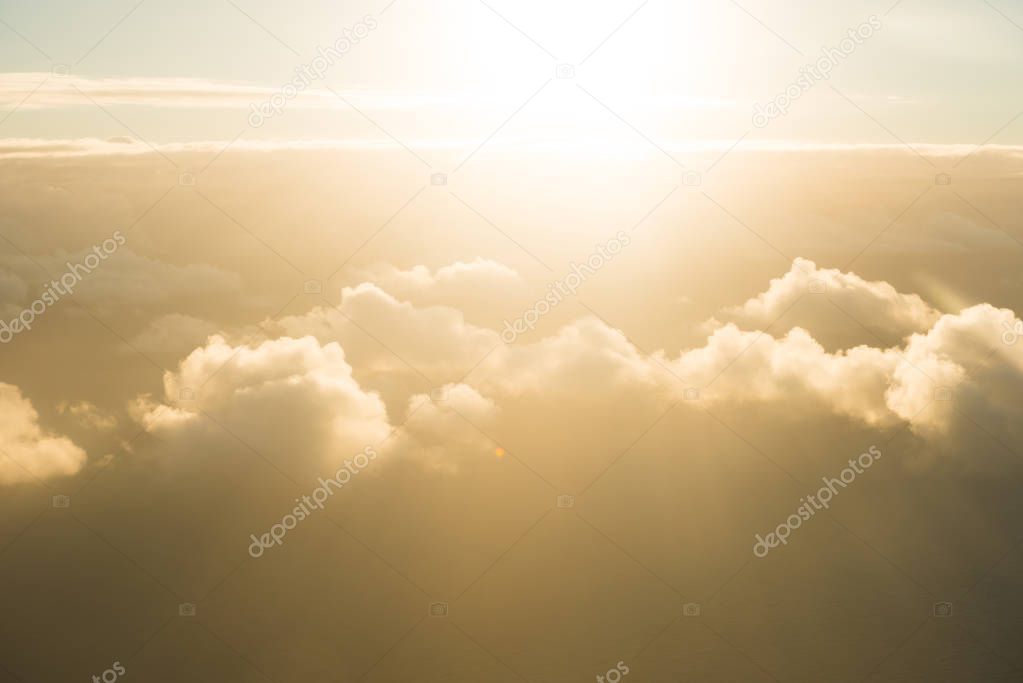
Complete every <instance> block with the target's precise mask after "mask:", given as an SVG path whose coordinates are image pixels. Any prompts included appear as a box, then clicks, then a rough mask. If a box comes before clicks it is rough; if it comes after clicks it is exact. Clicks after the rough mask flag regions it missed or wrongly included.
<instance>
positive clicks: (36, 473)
mask: <svg viewBox="0 0 1023 683" xmlns="http://www.w3.org/2000/svg"><path fill="white" fill-rule="evenodd" d="M0 456H3V457H0V484H18V483H22V482H28V481H34V480H36V479H49V478H51V477H61V476H70V475H73V474H75V473H77V472H78V471H79V470H80V469H81V468H82V466H83V465H84V464H85V459H86V454H85V451H83V450H82V449H81V448H79V447H78V446H76V445H75V444H74V443H73V442H72V441H71V440H70V439H68V438H66V437H63V436H55V435H51V434H47V433H46V432H44V431H43V429H42V428H41V427H40V426H39V414H38V413H37V412H36V411H35V408H33V407H32V402H31V401H29V400H28V399H26V398H25V397H23V396H22V395H21V390H19V389H18V387H16V386H14V385H12V384H6V383H0Z"/></svg>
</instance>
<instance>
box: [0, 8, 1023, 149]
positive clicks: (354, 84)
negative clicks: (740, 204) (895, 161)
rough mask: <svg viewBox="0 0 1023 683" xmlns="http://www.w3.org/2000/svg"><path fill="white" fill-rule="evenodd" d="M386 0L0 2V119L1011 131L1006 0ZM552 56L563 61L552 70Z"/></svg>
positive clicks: (327, 129)
mask: <svg viewBox="0 0 1023 683" xmlns="http://www.w3.org/2000/svg"><path fill="white" fill-rule="evenodd" d="M389 2H390V0H361V1H359V2H353V1H345V2H326V1H325V0H296V1H295V2H289V3H275V2H269V1H268V0H182V1H181V2H173V3H170V2H167V1H166V0H143V1H142V2H139V1H138V0H105V1H103V2H94V3H79V2H71V1H68V0H62V1H57V2H46V3H14V2H10V1H5V2H0V35H2V36H3V38H2V40H0V120H2V123H0V137H4V138H24V137H31V138H80V137H100V138H106V137H114V136H124V135H132V136H134V137H142V138H144V139H147V140H151V141H153V142H170V141H177V142H183V141H194V140H211V139H232V138H234V137H235V136H236V135H238V134H239V132H241V131H244V132H245V135H246V138H247V139H259V138H277V139H280V138H285V139H316V138H339V139H357V140H378V139H386V137H387V135H386V134H385V133H384V132H383V131H386V132H387V133H388V134H390V135H393V136H394V137H395V138H397V139H399V140H401V141H402V142H403V143H407V144H409V145H411V146H430V145H442V144H459V145H469V144H478V141H479V140H481V139H482V138H485V137H486V136H487V135H489V134H491V133H493V132H494V131H495V129H497V128H498V127H500V126H501V125H502V124H503V122H505V121H508V120H510V117H511V116H512V114H513V113H514V114H515V116H514V118H515V119H516V121H517V122H518V126H517V127H516V126H509V127H508V129H507V130H505V131H503V134H502V136H499V137H504V138H505V140H506V141H508V140H512V139H515V140H527V139H528V140H533V141H538V140H539V141H542V140H557V141H559V142H562V143H563V142H565V141H566V139H568V137H570V136H567V135H566V131H571V132H572V133H573V134H575V135H578V136H579V138H580V140H584V141H587V142H590V141H592V140H594V139H602V138H603V137H604V136H605V135H606V131H607V129H608V128H609V127H614V128H616V129H621V127H622V126H623V125H624V126H628V127H629V128H633V129H634V132H635V133H637V134H641V135H643V136H649V137H650V138H651V139H653V140H655V141H657V142H658V143H659V144H662V145H664V146H666V147H672V146H673V145H676V144H684V143H688V142H693V141H708V140H716V141H721V142H722V143H724V142H728V141H734V140H737V139H739V138H740V137H741V136H743V135H744V134H745V135H746V136H747V137H746V139H747V140H749V141H756V140H798V141H805V142H821V141H827V142H871V143H893V142H899V141H900V140H905V141H910V142H930V143H980V142H984V141H987V140H989V138H990V142H991V143H1002V144H1013V143H1019V142H1021V141H1023V122H1021V121H1019V120H1015V119H1014V117H1015V116H1017V115H1018V114H1019V113H1020V111H1021V110H1023V94H1021V93H1019V92H1011V91H1007V90H1006V89H1005V88H1004V82H1005V78H1006V74H1007V73H1020V72H1021V71H1023V40H1021V38H1023V2H1020V1H1019V0H1011V1H1010V0H989V1H985V0H928V1H927V2H924V1H923V0H901V1H900V2H896V3H894V4H893V0H883V1H881V0H875V1H870V0H851V1H849V2H843V3H841V4H840V5H836V4H832V3H828V4H820V5H817V6H812V7H810V8H808V7H807V6H805V4H802V3H801V4H800V5H801V6H796V5H795V4H794V3H785V2H782V1H780V0H742V2H730V1H722V2H716V3H707V2H690V1H683V2H678V1H669V0H647V1H645V2H644V1H643V0H637V1H636V2H616V3H592V2H583V1H582V0H562V1H560V2H550V1H548V0H544V1H542V2H541V1H540V0H526V1H523V0H487V2H482V1H481V0H436V1H433V2H428V3H427V2H417V1H416V0H394V2H390V4H388V3H389ZM367 16H371V19H370V20H369V23H372V24H373V27H372V28H371V29H370V30H369V31H368V33H365V37H364V38H363V39H361V40H360V41H359V42H358V44H354V45H352V46H351V49H350V50H349V51H348V52H347V53H346V54H345V55H344V56H343V58H341V59H340V60H338V61H337V62H336V63H335V64H332V65H330V66H329V68H327V69H326V70H324V71H323V72H322V78H315V79H312V80H310V81H309V85H308V87H307V88H305V92H304V93H301V94H300V95H299V96H297V97H294V98H289V99H288V102H287V105H286V107H284V108H283V110H282V111H281V112H280V113H278V114H275V115H274V116H272V117H269V119H272V120H266V121H264V123H263V125H261V126H259V127H258V128H254V127H252V126H250V125H249V113H250V112H251V109H250V106H251V105H253V104H257V105H258V103H261V102H265V101H267V100H268V99H269V98H270V97H271V96H272V95H273V94H274V93H279V92H280V91H281V88H282V87H283V86H284V85H285V84H286V83H288V82H289V81H290V80H291V79H293V78H295V74H296V69H302V68H304V67H309V66H313V65H314V62H313V60H314V58H315V57H316V55H317V48H318V47H320V46H328V45H331V44H333V43H334V42H335V40H337V39H338V38H339V37H341V36H343V35H344V34H345V30H346V29H347V30H356V28H358V30H359V31H362V28H361V27H359V26H358V25H359V24H360V22H362V21H364V17H367ZM872 16H874V17H876V19H874V20H871V19H870V17H872ZM872 23H873V27H871V24H872ZM864 27H866V28H864ZM858 29H863V30H864V31H865V32H866V33H867V34H869V37H867V38H865V39H862V40H859V41H857V42H856V43H855V47H854V48H853V49H852V50H851V51H848V52H847V53H842V54H840V55H839V56H838V57H837V58H833V59H832V65H831V76H830V78H828V79H826V80H822V79H820V78H812V79H810V81H809V85H808V86H807V85H806V84H805V83H804V85H803V86H799V89H800V92H799V95H798V97H796V98H794V99H795V101H793V102H792V103H791V105H790V106H789V107H787V113H786V114H785V115H783V116H777V117H772V120H771V121H770V122H769V123H768V125H765V126H763V127H761V128H758V127H756V126H754V125H751V121H752V115H753V112H754V107H755V106H756V105H757V104H758V103H759V104H761V105H764V104H766V103H768V102H769V101H771V100H772V99H773V98H775V97H776V96H778V95H780V94H782V93H784V92H785V91H786V89H790V90H791V88H790V86H794V84H797V83H798V81H799V79H800V77H801V75H800V74H801V69H802V68H803V67H805V66H806V65H810V64H814V63H816V62H818V60H820V59H821V58H822V55H823V54H824V53H823V52H822V48H832V50H831V54H833V55H834V54H838V53H836V50H840V49H841V45H842V41H843V39H844V38H846V37H847V35H848V33H849V31H850V30H853V31H856V30H858ZM847 45H853V43H851V42H849V41H847ZM559 64H568V65H573V66H574V69H575V75H574V77H573V78H554V77H555V75H556V68H557V66H558V65H559ZM65 70H66V71H67V72H68V75H66V76H65V75H62V74H63V73H64V71H65ZM55 73H56V74H57V75H54V74H55ZM129 79H130V80H129ZM174 79H188V80H187V81H180V80H174ZM552 79H553V80H552ZM804 79H805V76H804ZM330 89H332V90H333V91H335V92H331V90H330ZM792 92H795V91H794V90H792ZM339 95H340V97H342V98H344V100H346V102H343V101H342V100H341V99H339ZM349 105H354V106H356V107H358V109H359V110H360V111H361V112H362V113H361V114H360V113H357V112H355V111H353V110H352V108H351V106H349ZM100 106H102V107H103V109H105V110H106V111H104V110H103V109H101V108H100ZM617 132H620V131H616V134H617ZM992 136H993V137H992Z"/></svg>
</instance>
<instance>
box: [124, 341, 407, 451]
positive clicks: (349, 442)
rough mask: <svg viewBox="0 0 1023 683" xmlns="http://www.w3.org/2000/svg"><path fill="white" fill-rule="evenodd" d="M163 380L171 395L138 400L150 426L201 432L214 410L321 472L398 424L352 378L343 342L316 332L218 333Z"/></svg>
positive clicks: (247, 435)
mask: <svg viewBox="0 0 1023 683" xmlns="http://www.w3.org/2000/svg"><path fill="white" fill-rule="evenodd" d="M163 384H164V402H162V403H156V402H153V401H152V400H149V399H146V398H144V399H142V400H140V402H139V403H138V405H137V406H136V410H135V413H136V416H137V418H138V419H139V421H140V422H141V423H142V424H143V425H144V426H145V427H146V429H147V430H149V431H150V432H152V433H154V434H156V435H157V436H166V437H173V436H176V435H180V434H181V433H182V432H186V433H188V434H187V435H194V434H196V433H201V432H203V431H205V430H206V429H207V428H208V427H209V425H208V424H207V422H206V419H205V418H204V417H203V415H204V414H205V415H209V416H211V417H212V418H213V419H215V420H217V421H218V422H220V423H221V424H224V425H226V426H227V427H228V428H229V429H231V430H232V431H233V432H235V433H237V434H239V435H240V436H241V437H242V438H243V439H246V440H247V441H249V443H252V444H259V445H260V446H259V447H260V448H265V449H266V450H268V451H271V452H273V453H274V454H275V456H277V457H281V458H284V459H286V460H287V461H288V462H290V463H294V464H295V465H296V467H297V468H298V469H300V470H302V469H312V470H314V471H321V470H322V469H323V468H324V467H328V466H330V465H331V464H334V463H336V462H340V461H343V459H344V457H346V456H349V455H351V454H352V453H356V452H358V451H360V450H362V449H363V448H365V447H366V446H368V445H373V444H377V443H380V442H381V441H383V440H384V439H385V438H386V437H387V435H388V433H389V432H390V429H391V428H390V425H389V423H388V419H387V414H386V411H385V409H384V404H383V402H382V401H381V400H380V398H379V397H378V396H377V395H376V394H374V393H370V392H366V391H364V390H363V389H362V387H360V386H359V384H358V383H357V382H356V381H355V379H353V377H352V368H351V366H350V365H348V363H347V361H346V360H345V354H344V351H342V350H341V347H340V346H339V345H338V344H336V343H328V344H324V345H321V344H320V343H319V342H318V341H317V340H316V339H314V338H313V337H304V338H301V339H294V338H290V337H282V338H280V339H276V340H272V341H266V342H263V343H261V344H258V345H255V346H247V345H241V346H232V345H231V344H229V343H228V342H227V341H226V340H225V339H224V338H223V337H220V336H215V337H213V338H211V339H210V340H209V342H208V343H207V344H206V345H205V346H203V347H200V348H198V349H196V350H195V351H193V352H192V353H191V354H189V355H188V357H187V358H185V359H184V360H183V361H181V363H180V365H179V367H178V369H177V371H176V372H169V373H167V374H166V375H165V376H164V382H163Z"/></svg>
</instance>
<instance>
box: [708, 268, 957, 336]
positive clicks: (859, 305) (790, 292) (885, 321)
mask: <svg viewBox="0 0 1023 683" xmlns="http://www.w3.org/2000/svg"><path fill="white" fill-rule="evenodd" d="M822 290H823V291H822ZM808 293H820V294H825V293H826V295H827V296H828V298H829V299H830V300H831V301H832V302H833V303H834V304H835V305H836V306H838V307H839V308H841V309H842V310H843V311H845V312H846V313H847V314H848V315H849V316H851V317H852V318H854V319H855V320H858V321H861V322H862V323H863V324H865V325H867V326H870V327H876V328H879V329H881V330H883V331H886V332H888V333H890V334H891V335H892V336H893V337H895V338H898V339H901V338H903V337H905V336H906V335H908V334H911V333H913V332H922V331H924V330H927V329H929V328H930V327H931V325H933V324H934V323H935V321H937V319H938V318H939V317H940V316H941V312H940V311H938V310H937V309H935V308H933V307H932V306H930V305H929V304H928V303H927V302H925V301H924V300H923V299H921V298H920V297H919V296H917V295H916V294H902V293H900V292H898V291H897V290H896V289H895V288H894V287H893V286H891V285H890V284H888V283H887V282H870V281H867V280H864V279H863V278H861V277H860V276H859V275H856V274H855V273H843V272H842V271H840V270H838V269H836V268H818V267H817V264H816V263H814V262H813V261H810V260H807V259H804V258H797V259H795V260H794V261H793V264H792V268H791V269H790V270H789V272H787V273H785V275H783V276H782V277H780V278H775V279H773V280H771V284H770V286H769V287H768V288H767V290H765V291H764V292H761V293H760V294H758V295H757V296H755V297H753V298H752V299H749V300H748V301H747V302H746V303H744V304H743V305H741V306H737V307H735V308H731V309H728V310H726V311H725V312H724V313H725V315H726V316H734V317H736V318H737V319H738V320H739V321H742V322H747V323H750V324H754V325H762V326H763V325H769V324H771V323H773V322H774V321H775V320H777V319H778V317H779V316H781V315H782V314H784V313H785V312H786V311H787V310H788V309H789V308H790V307H791V306H792V305H793V304H795V303H796V301H797V300H798V299H799V298H800V297H802V296H804V295H806V294H808Z"/></svg>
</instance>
